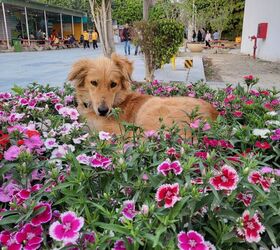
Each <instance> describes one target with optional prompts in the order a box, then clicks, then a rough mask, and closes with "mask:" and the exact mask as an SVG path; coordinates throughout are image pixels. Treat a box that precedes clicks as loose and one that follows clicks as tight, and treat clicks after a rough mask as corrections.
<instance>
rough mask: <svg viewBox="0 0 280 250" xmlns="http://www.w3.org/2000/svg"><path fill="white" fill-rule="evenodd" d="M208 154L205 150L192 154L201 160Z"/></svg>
mask: <svg viewBox="0 0 280 250" xmlns="http://www.w3.org/2000/svg"><path fill="white" fill-rule="evenodd" d="M208 155H209V154H208V153H207V152H203V151H200V152H195V154H194V156H195V157H198V158H201V159H203V160H206V159H207V156H208Z"/></svg>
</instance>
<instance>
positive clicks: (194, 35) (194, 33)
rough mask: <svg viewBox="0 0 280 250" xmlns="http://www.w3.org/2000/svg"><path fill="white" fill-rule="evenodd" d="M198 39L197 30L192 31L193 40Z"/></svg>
mask: <svg viewBox="0 0 280 250" xmlns="http://www.w3.org/2000/svg"><path fill="white" fill-rule="evenodd" d="M195 39H196V32H195V30H193V31H192V41H193V42H195Z"/></svg>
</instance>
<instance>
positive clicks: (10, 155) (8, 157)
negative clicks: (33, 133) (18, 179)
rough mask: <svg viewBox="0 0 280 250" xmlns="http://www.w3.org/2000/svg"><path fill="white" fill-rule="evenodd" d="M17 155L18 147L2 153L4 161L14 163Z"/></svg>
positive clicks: (18, 152)
mask: <svg viewBox="0 0 280 250" xmlns="http://www.w3.org/2000/svg"><path fill="white" fill-rule="evenodd" d="M19 154H20V148H19V147H18V146H11V147H9V149H8V150H7V151H6V152H5V153H4V159H5V160H7V161H14V160H16V159H17V158H18V156H19Z"/></svg>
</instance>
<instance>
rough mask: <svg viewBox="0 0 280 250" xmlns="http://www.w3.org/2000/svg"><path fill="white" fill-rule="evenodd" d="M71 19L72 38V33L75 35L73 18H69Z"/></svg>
mask: <svg viewBox="0 0 280 250" xmlns="http://www.w3.org/2000/svg"><path fill="white" fill-rule="evenodd" d="M71 17H72V34H73V36H74V33H75V30H74V17H73V16H71Z"/></svg>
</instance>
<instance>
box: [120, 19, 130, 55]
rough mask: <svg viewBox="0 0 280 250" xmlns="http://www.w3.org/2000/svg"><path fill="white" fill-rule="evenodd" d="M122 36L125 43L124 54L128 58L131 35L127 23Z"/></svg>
mask: <svg viewBox="0 0 280 250" xmlns="http://www.w3.org/2000/svg"><path fill="white" fill-rule="evenodd" d="M122 35H123V41H124V52H125V55H126V56H127V54H128V55H130V40H131V34H130V30H129V26H128V24H127V23H126V24H125V27H124V29H123V34H122Z"/></svg>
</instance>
